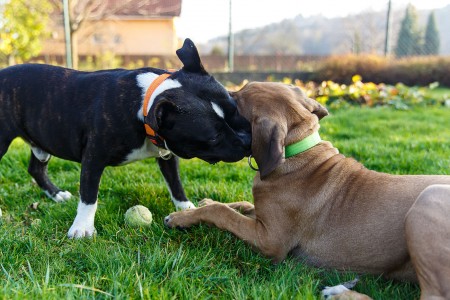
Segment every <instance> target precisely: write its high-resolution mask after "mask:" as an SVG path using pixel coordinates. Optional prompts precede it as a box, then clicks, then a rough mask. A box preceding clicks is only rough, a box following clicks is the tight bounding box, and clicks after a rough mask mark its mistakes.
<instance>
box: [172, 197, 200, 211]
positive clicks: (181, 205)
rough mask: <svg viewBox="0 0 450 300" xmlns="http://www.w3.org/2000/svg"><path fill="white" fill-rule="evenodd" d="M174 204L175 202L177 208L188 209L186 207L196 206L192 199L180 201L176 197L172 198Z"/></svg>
mask: <svg viewBox="0 0 450 300" xmlns="http://www.w3.org/2000/svg"><path fill="white" fill-rule="evenodd" d="M172 201H173V204H175V210H186V209H192V208H195V205H194V203H192V202H191V201H178V200H175V199H172Z"/></svg>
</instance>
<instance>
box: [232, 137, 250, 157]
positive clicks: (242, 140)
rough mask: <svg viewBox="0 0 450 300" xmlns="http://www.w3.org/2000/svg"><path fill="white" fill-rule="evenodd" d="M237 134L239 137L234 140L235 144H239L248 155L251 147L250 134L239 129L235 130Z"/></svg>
mask: <svg viewBox="0 0 450 300" xmlns="http://www.w3.org/2000/svg"><path fill="white" fill-rule="evenodd" d="M237 136H238V138H239V139H238V140H236V144H235V146H241V147H242V148H243V149H244V150H245V151H246V152H248V155H249V154H250V153H251V152H250V151H251V148H252V135H251V134H250V133H248V132H245V131H241V132H237Z"/></svg>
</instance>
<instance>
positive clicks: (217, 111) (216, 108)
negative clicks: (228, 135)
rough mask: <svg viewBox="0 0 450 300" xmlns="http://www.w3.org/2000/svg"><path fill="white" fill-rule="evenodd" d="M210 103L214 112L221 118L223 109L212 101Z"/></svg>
mask: <svg viewBox="0 0 450 300" xmlns="http://www.w3.org/2000/svg"><path fill="white" fill-rule="evenodd" d="M211 105H212V108H213V109H214V111H215V112H216V114H217V115H218V116H219V117H221V118H222V119H223V116H224V114H223V109H222V108H221V107H220V106H219V105H217V104H216V103H214V102H211Z"/></svg>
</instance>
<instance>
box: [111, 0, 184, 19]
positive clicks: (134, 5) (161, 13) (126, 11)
mask: <svg viewBox="0 0 450 300" xmlns="http://www.w3.org/2000/svg"><path fill="white" fill-rule="evenodd" d="M106 2H107V3H105V4H106V6H107V8H108V10H110V11H112V12H113V15H114V16H116V17H136V16H138V17H178V16H180V13H181V0H107V1H106Z"/></svg>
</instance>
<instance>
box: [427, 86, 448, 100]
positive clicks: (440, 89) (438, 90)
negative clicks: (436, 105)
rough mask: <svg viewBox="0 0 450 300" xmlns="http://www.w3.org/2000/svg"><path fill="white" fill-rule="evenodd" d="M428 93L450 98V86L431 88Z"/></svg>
mask: <svg viewBox="0 0 450 300" xmlns="http://www.w3.org/2000/svg"><path fill="white" fill-rule="evenodd" d="M427 94H429V95H430V96H432V97H436V98H437V99H442V98H444V97H445V98H446V99H450V88H445V87H438V88H435V89H431V90H428V91H427Z"/></svg>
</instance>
